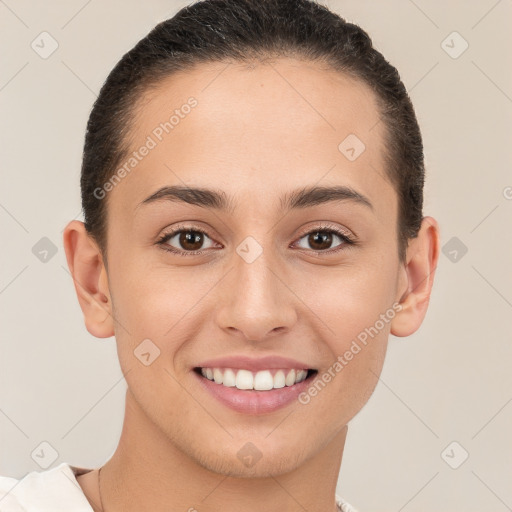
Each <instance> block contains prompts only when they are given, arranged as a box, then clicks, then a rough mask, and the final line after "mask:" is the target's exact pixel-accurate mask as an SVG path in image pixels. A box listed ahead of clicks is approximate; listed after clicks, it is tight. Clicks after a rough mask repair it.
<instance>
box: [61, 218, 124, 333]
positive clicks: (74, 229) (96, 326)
mask: <svg viewBox="0 0 512 512" xmlns="http://www.w3.org/2000/svg"><path fill="white" fill-rule="evenodd" d="M63 239H64V249H65V251H66V259H67V261H68V267H69V270H70V272H71V276H72V277H73V282H74V284H75V291H76V294H77V296H78V302H79V303H80V307H81V308H82V312H83V314H84V321H85V326H86V328H87V330H88V331H89V332H90V333H91V334H92V335H93V336H96V337H97V338H108V337H110V336H113V335H114V320H113V317H112V300H111V297H110V292H109V287H108V279H107V271H106V269H105V264H104V262H103V257H102V255H101V251H100V250H99V247H98V245H97V244H96V242H95V241H94V239H93V238H92V237H91V236H90V235H89V233H88V232H87V230H86V229H85V225H84V223H83V222H80V221H78V220H73V221H71V222H70V223H69V224H68V225H67V226H66V227H65V229H64V235H63Z"/></svg>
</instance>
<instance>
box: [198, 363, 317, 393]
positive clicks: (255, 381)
mask: <svg viewBox="0 0 512 512" xmlns="http://www.w3.org/2000/svg"><path fill="white" fill-rule="evenodd" d="M194 372H195V373H197V374H198V375H200V376H201V377H203V378H205V379H208V380H210V381H212V382H215V383H216V384H219V385H221V386H223V387H228V388H229V387H231V388H237V389H240V390H244V391H270V390H273V389H280V388H284V387H291V386H294V385H295V384H299V383H300V382H303V381H305V380H307V379H310V378H312V377H314V376H315V375H316V374H317V373H318V370H315V369H307V368H293V369H291V368H282V369H279V368H275V369H274V368H273V369H268V370H261V371H258V372H252V371H250V370H245V369H240V368H216V367H215V368H209V367H207V368H200V367H195V368H194Z"/></svg>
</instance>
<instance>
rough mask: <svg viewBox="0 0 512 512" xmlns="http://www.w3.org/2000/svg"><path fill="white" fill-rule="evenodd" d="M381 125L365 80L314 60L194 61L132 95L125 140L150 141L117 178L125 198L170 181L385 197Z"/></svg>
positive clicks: (248, 192) (239, 191) (232, 191)
mask: <svg viewBox="0 0 512 512" xmlns="http://www.w3.org/2000/svg"><path fill="white" fill-rule="evenodd" d="M190 98H193V101H194V106H193V107H192V108H190V107H189V106H187V105H190V104H191V103H190ZM171 118H172V119H171ZM383 129H384V127H383V123H381V122H379V110H378V107H377V103H376V98H375V96H374V94H373V92H372V91H371V89H370V88H369V87H368V86H367V85H366V84H364V83H362V82H360V81H357V80H355V79H353V78H351V77H349V76H347V75H345V74H342V73H340V72H336V71H333V70H330V69H327V68H325V67H324V66H321V65H319V64H317V63H312V62H309V61H303V60H297V59H293V58H281V59H278V60H275V61H272V62H267V63H258V64H254V65H247V64H240V63H232V62H231V63H230V62H217V63H209V64H200V65H197V66H195V67H194V68H192V69H190V70H188V71H185V72H179V73H176V74H174V75H171V76H169V77H168V78H166V79H164V80H162V81H161V82H159V83H158V84H157V85H156V86H154V87H152V88H150V89H149V90H148V91H146V93H145V94H144V95H143V97H142V98H141V101H140V102H139V104H138V105H137V109H136V115H135V116H134V120H133V124H132V126H131V137H130V138H131V149H132V150H137V148H139V147H140V146H142V145H144V144H145V143H146V142H147V141H148V140H149V139H148V138H150V139H151V140H152V141H153V143H154V148H153V149H151V151H149V152H148V154H147V156H144V158H143V159H141V160H140V161H139V162H138V163H137V166H136V169H135V171H132V172H130V175H129V177H128V179H126V180H124V181H125V182H126V183H123V187H118V188H119V189H121V188H123V189H125V191H124V194H123V199H122V201H123V203H125V206H128V205H135V204H138V203H139V202H140V201H142V200H143V199H144V198H145V197H147V196H148V195H150V194H151V193H152V192H155V190H156V189H157V188H158V187H159V186H165V185H172V184H180V185H184V184H186V185H189V186H192V185H194V186H198V185H200V186H204V187H214V188H216V189H222V190H224V191H226V193H227V194H228V196H235V195H239V196H244V198H246V199H247V198H250V197H251V196H253V195H254V193H255V192H258V194H259V199H260V202H261V200H262V199H264V198H269V199H268V200H269V201H270V198H272V197H275V196H276V195H279V196H281V195H282V194H281V192H282V193H284V192H286V191H288V190H289V189H291V188H293V189H295V188H296V186H297V185H298V184H300V185H313V184H319V185H336V184H343V185H347V186H351V187H353V188H355V189H357V190H360V191H364V194H365V195H366V196H370V197H372V198H373V201H372V202H375V203H377V205H378V203H379V202H382V203H385V202H388V203H389V199H390V197H391V195H393V194H394V190H393V188H392V186H391V185H390V184H389V182H388V181H387V180H386V179H385V171H384V155H383V151H384V149H385V148H384V145H383V143H382V141H383ZM117 194H119V192H118V191H117V190H116V191H115V193H114V195H117ZM276 205H277V203H276Z"/></svg>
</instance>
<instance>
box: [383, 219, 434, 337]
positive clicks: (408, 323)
mask: <svg viewBox="0 0 512 512" xmlns="http://www.w3.org/2000/svg"><path fill="white" fill-rule="evenodd" d="M439 244H440V241H439V226H438V224H437V221H436V220H435V219H433V218H432V217H423V220H422V223H421V227H420V230H419V232H418V236H417V237H416V238H412V239H411V240H410V241H409V246H408V248H407V256H406V263H405V264H403V265H401V270H400V277H399V286H398V291H397V297H396V301H397V302H398V303H399V304H400V305H401V306H402V309H401V310H400V311H399V312H398V313H397V314H396V315H395V317H394V318H393V320H392V322H391V331H390V332H391V334H393V335H395V336H409V335H411V334H412V333H414V332H416V330H418V328H419V327H420V325H421V323H422V322H423V319H424V318H425V314H426V313H427V308H428V302H429V300H430V293H431V291H432V285H433V283H434V275H435V272H436V268H437V261H438V258H439Z"/></svg>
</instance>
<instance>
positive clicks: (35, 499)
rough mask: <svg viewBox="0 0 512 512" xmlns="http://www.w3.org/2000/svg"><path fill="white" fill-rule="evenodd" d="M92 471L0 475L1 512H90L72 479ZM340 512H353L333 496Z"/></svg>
mask: <svg viewBox="0 0 512 512" xmlns="http://www.w3.org/2000/svg"><path fill="white" fill-rule="evenodd" d="M89 471H92V470H91V469H87V468H82V467H79V466H71V465H70V464H67V463H66V462H62V463H61V464H59V465H58V466H55V467H54V468H51V469H47V470H46V471H39V472H38V471H32V472H30V473H28V474H27V475H25V477H24V478H22V479H20V480H18V479H16V478H11V477H7V476H0V511H1V512H94V511H93V509H92V507H91V505H90V504H89V502H88V501H87V498H86V497H85V494H84V493H83V491H82V488H81V487H80V484H79V483H78V481H77V479H76V477H77V476H79V475H82V474H84V473H88V472H89ZM336 503H337V504H338V508H339V509H340V510H341V511H342V512H357V511H356V510H355V509H354V508H353V507H351V506H350V505H349V504H348V503H346V502H345V501H344V500H343V499H342V498H340V497H339V496H338V495H336Z"/></svg>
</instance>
